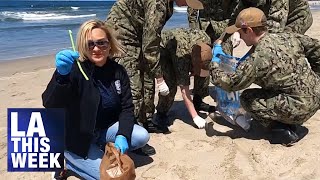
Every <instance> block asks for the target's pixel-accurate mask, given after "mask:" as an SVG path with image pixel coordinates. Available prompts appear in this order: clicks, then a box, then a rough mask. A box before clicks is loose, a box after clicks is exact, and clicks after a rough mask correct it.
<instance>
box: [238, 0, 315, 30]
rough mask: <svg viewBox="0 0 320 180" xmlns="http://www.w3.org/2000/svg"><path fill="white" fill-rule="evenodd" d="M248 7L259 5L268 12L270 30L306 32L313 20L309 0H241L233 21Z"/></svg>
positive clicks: (258, 6)
mask: <svg viewBox="0 0 320 180" xmlns="http://www.w3.org/2000/svg"><path fill="white" fill-rule="evenodd" d="M248 7H257V8H259V9H261V10H262V11H263V12H264V13H265V14H266V16H267V19H268V21H267V25H268V30H269V32H282V31H283V30H284V29H285V30H289V31H292V32H295V33H299V34H304V33H305V32H306V31H307V30H308V29H309V28H310V26H311V25H312V22H313V19H312V14H311V10H310V7H309V3H308V1H307V0H240V2H239V5H238V6H237V8H236V9H235V13H234V14H233V16H232V19H233V21H234V20H235V18H236V16H237V15H238V13H239V12H240V11H241V10H242V9H244V8H248Z"/></svg>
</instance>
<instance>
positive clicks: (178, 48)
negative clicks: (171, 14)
mask: <svg viewBox="0 0 320 180" xmlns="http://www.w3.org/2000/svg"><path fill="white" fill-rule="evenodd" d="M161 38H162V42H161V44H160V46H161V51H160V64H161V68H162V69H163V77H164V79H165V81H166V82H167V85H168V87H169V89H170V93H169V95H167V96H163V95H161V94H159V102H158V105H157V107H156V109H157V115H156V123H157V124H158V125H159V126H162V127H163V126H166V125H167V124H166V123H167V122H168V117H167V112H168V111H169V109H170V107H171V106H172V104H173V102H174V97H175V95H176V92H177V86H179V87H180V89H181V94H182V98H183V100H184V103H185V105H186V107H187V109H188V111H189V114H190V115H191V117H192V119H193V122H194V123H195V125H196V126H197V127H198V128H200V129H201V128H204V127H205V124H206V121H205V120H204V119H203V118H201V117H200V116H199V115H198V113H197V111H196V108H195V105H194V102H193V101H192V98H191V93H190V90H189V85H190V75H195V76H199V77H200V76H202V77H206V76H208V75H209V71H208V69H209V63H210V61H211V58H212V50H211V47H210V46H209V45H208V44H209V43H210V38H209V36H208V35H207V34H206V33H205V32H204V31H201V30H191V29H183V28H176V29H171V30H166V31H164V32H163V33H162V35H161ZM196 80H197V79H195V81H196ZM194 84H195V85H197V86H199V87H197V89H202V88H201V87H203V88H207V87H206V86H208V85H209V84H206V83H204V82H203V83H199V82H197V83H196V82H195V83H194ZM201 104H205V103H204V102H202V101H201ZM205 105H206V106H209V105H208V104H205ZM209 107H210V108H208V109H212V112H214V106H209Z"/></svg>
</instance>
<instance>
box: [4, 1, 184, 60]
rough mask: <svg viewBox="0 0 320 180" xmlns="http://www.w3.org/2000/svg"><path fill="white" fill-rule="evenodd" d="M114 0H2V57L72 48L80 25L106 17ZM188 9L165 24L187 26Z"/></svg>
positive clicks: (168, 25)
mask: <svg viewBox="0 0 320 180" xmlns="http://www.w3.org/2000/svg"><path fill="white" fill-rule="evenodd" d="M113 3H114V2H112V1H21V0H0V61H4V60H13V59H19V58H24V57H34V56H42V55H49V54H55V53H56V52H58V51H60V50H62V49H66V48H70V49H71V43H70V38H69V34H68V30H69V29H70V30H72V32H73V37H74V40H75V39H76V34H77V31H78V28H79V26H80V25H81V23H83V22H84V21H86V20H89V19H100V20H105V19H106V17H107V14H108V13H109V11H110V8H111V7H112V5H113ZM187 23H188V22H187V14H186V9H185V8H184V9H181V8H180V9H177V11H175V12H174V14H173V16H172V17H171V19H170V20H169V22H167V24H166V26H165V28H174V27H187V26H188V24H187Z"/></svg>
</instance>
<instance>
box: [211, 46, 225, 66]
mask: <svg viewBox="0 0 320 180" xmlns="http://www.w3.org/2000/svg"><path fill="white" fill-rule="evenodd" d="M212 51H213V52H212V54H213V58H212V60H211V62H216V63H220V59H219V56H220V55H226V53H224V52H223V50H222V46H221V44H215V45H214V47H213V50H212Z"/></svg>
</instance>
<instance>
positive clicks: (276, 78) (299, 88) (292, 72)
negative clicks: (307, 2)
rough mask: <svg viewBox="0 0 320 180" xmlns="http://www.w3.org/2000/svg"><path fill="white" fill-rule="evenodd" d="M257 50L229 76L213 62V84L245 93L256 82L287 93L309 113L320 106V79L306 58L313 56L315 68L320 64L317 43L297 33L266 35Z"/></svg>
mask: <svg viewBox="0 0 320 180" xmlns="http://www.w3.org/2000/svg"><path fill="white" fill-rule="evenodd" d="M312 47H316V48H313V49H312ZM253 48H255V49H253V50H254V51H253V53H252V54H251V55H250V57H249V58H247V59H246V60H245V61H243V62H242V63H241V64H240V65H239V66H238V68H237V70H236V72H235V73H225V72H223V71H222V70H221V69H219V65H217V64H216V63H211V75H212V81H213V83H214V84H215V85H218V86H220V87H222V88H223V89H225V90H227V91H236V90H241V89H244V88H247V87H249V86H250V85H251V84H252V83H255V84H257V85H259V86H260V87H261V88H262V89H265V90H270V91H273V92H275V91H276V92H280V93H282V94H284V95H285V96H286V97H287V100H288V101H289V100H290V101H291V100H292V101H294V102H296V103H295V105H297V106H299V108H301V109H304V110H306V111H308V109H309V108H314V107H315V106H318V104H317V103H318V102H319V99H318V98H319V97H320V96H319V95H320V78H319V76H317V75H316V73H315V72H314V71H313V70H312V69H311V68H310V66H309V63H308V61H306V59H305V58H306V57H307V58H311V57H312V59H309V62H310V64H311V66H313V64H314V65H316V64H319V61H320V46H319V42H318V41H317V40H311V38H309V37H308V36H302V35H300V36H299V38H297V37H296V34H294V33H278V34H266V35H265V36H264V37H262V38H261V39H260V40H259V43H258V45H257V46H256V47H253ZM307 48H310V49H309V50H308V49H307Z"/></svg>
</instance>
